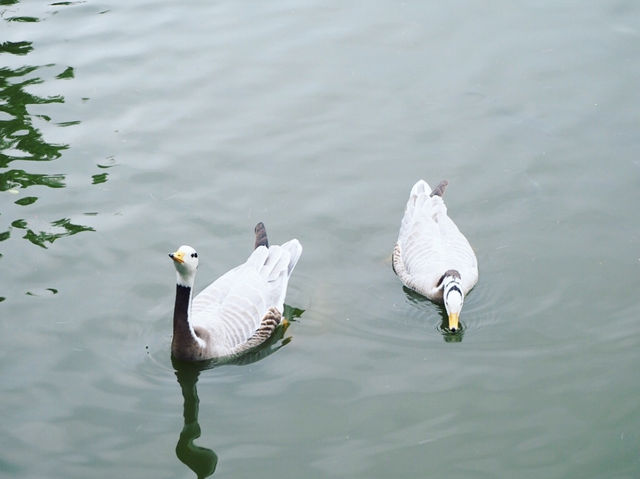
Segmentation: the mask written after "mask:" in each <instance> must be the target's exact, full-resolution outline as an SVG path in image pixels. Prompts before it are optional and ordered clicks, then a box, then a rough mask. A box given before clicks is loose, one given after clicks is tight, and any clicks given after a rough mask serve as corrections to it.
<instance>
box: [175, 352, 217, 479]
mask: <svg viewBox="0 0 640 479" xmlns="http://www.w3.org/2000/svg"><path fill="white" fill-rule="evenodd" d="M173 366H174V368H175V370H176V376H177V378H178V383H179V384H180V388H181V389H182V398H183V400H184V405H183V416H184V426H183V428H182V431H181V432H180V437H179V438H178V444H176V455H177V456H178V459H180V461H182V462H183V463H184V464H186V465H187V466H189V468H190V469H191V470H192V471H193V472H195V473H196V476H197V477H198V479H200V478H203V477H209V476H210V475H212V474H213V473H214V472H215V470H216V466H217V465H218V456H217V455H216V453H215V452H213V451H212V450H211V449H207V448H206V447H201V446H196V445H195V444H194V443H193V441H194V440H196V439H197V438H199V437H200V424H199V423H198V410H199V404H200V400H199V399H198V389H197V387H196V384H197V382H198V376H199V375H200V371H201V370H202V366H201V365H199V364H190V363H183V362H179V361H177V360H174V361H173Z"/></svg>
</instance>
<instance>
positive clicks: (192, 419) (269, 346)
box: [171, 305, 304, 479]
mask: <svg viewBox="0 0 640 479" xmlns="http://www.w3.org/2000/svg"><path fill="white" fill-rule="evenodd" d="M303 312H304V310H301V309H298V308H292V307H290V306H288V305H285V308H284V313H285V314H284V315H285V317H286V318H287V319H288V320H289V321H291V322H294V321H296V319H297V318H299V317H300V316H301V315H302V313H303ZM286 330H287V327H286V326H283V325H280V326H278V328H277V329H276V330H275V331H274V333H273V335H272V336H271V337H270V338H269V339H268V340H267V341H266V342H265V343H263V344H262V345H261V346H260V347H258V348H257V349H255V350H253V351H249V352H248V353H246V354H243V355H242V356H239V357H237V358H232V359H229V360H225V361H216V360H211V361H201V362H197V363H193V362H188V361H181V360H179V359H176V358H174V357H172V358H171V363H172V365H173V368H174V371H175V374H176V378H177V379H178V384H179V385H180V389H181V390H182V398H183V408H182V414H183V417H184V425H183V427H182V431H180V435H179V437H178V443H177V444H176V456H177V457H178V459H179V460H180V461H181V462H182V463H184V464H185V465H186V466H187V467H188V468H189V469H191V470H192V471H193V472H194V473H195V475H196V477H197V478H198V479H203V478H205V477H210V476H212V475H213V473H214V472H215V471H216V467H217V466H218V455H217V454H216V453H215V451H213V450H212V449H209V448H207V447H202V446H198V445H196V444H195V443H194V441H195V440H196V439H198V438H199V437H200V435H201V432H202V431H201V429H200V423H199V422H198V413H199V409H200V399H199V398H198V377H199V376H200V373H201V372H202V371H205V370H207V369H213V368H216V367H220V366H223V365H236V366H242V365H246V364H251V363H255V362H257V361H260V360H261V359H264V358H266V357H267V356H270V355H271V354H273V353H275V352H276V351H278V350H279V349H280V348H282V347H283V346H285V345H286V344H288V343H289V342H290V341H291V336H288V337H285V333H286Z"/></svg>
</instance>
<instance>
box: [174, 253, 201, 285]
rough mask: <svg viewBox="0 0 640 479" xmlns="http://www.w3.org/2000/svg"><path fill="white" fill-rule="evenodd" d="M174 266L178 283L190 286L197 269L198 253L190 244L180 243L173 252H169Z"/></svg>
mask: <svg viewBox="0 0 640 479" xmlns="http://www.w3.org/2000/svg"><path fill="white" fill-rule="evenodd" d="M169 258H171V259H172V260H173V265H174V266H175V267H176V273H177V277H178V278H177V280H178V284H179V285H181V286H187V287H189V288H190V287H192V286H193V281H194V279H195V277H196V270H197V269H198V253H196V250H195V249H193V248H192V247H191V246H187V245H182V246H180V248H178V250H177V251H176V252H175V253H169Z"/></svg>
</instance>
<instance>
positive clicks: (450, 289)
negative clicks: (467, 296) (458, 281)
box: [447, 286, 462, 298]
mask: <svg viewBox="0 0 640 479" xmlns="http://www.w3.org/2000/svg"><path fill="white" fill-rule="evenodd" d="M451 291H457V292H458V293H460V297H462V290H461V289H460V288H458V287H457V286H451V288H449V291H447V298H448V297H449V294H451Z"/></svg>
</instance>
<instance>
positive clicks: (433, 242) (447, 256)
mask: <svg viewBox="0 0 640 479" xmlns="http://www.w3.org/2000/svg"><path fill="white" fill-rule="evenodd" d="M430 192H431V188H430V187H429V185H428V184H427V182H426V181H424V180H420V181H418V182H417V183H416V184H415V185H414V187H413V189H412V190H411V195H410V196H409V200H408V202H407V207H406V210H405V214H404V217H403V218H402V224H401V226H400V233H399V235H398V246H399V248H400V252H401V260H402V263H403V266H404V270H405V272H406V275H407V279H408V280H409V281H410V282H411V283H412V285H411V287H414V289H417V290H418V291H419V292H421V293H423V294H426V295H427V296H433V295H434V294H435V291H434V288H436V286H437V284H438V281H439V280H440V277H441V276H442V275H443V274H444V272H445V271H447V270H449V269H456V270H458V272H460V275H461V276H462V284H463V287H464V288H465V289H466V290H467V291H468V290H469V289H471V288H472V287H473V285H474V284H475V283H476V281H477V279H478V267H477V260H476V257H475V254H474V253H473V249H472V248H471V245H470V244H469V242H468V241H467V239H466V238H465V237H464V235H463V234H462V233H461V232H460V230H459V229H458V227H457V226H456V224H455V223H454V222H453V221H452V220H451V218H449V216H448V215H447V207H446V205H445V204H444V201H443V200H442V197H440V196H439V195H437V194H434V195H430Z"/></svg>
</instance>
